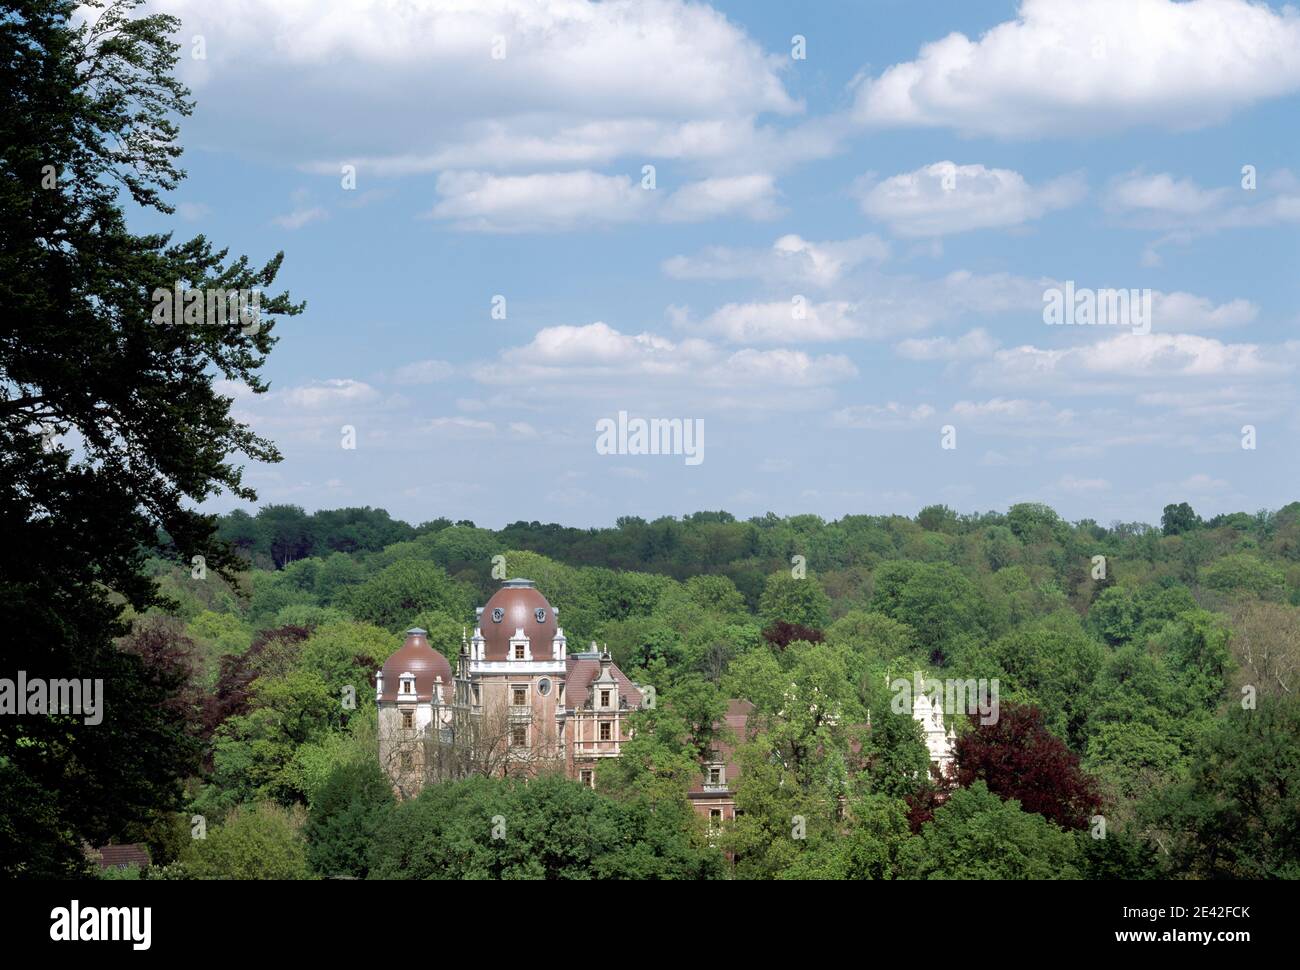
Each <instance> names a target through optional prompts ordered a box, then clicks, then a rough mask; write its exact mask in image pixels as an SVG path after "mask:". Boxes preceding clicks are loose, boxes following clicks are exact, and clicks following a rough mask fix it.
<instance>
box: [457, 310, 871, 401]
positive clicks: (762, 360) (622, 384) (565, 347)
mask: <svg viewBox="0 0 1300 970" xmlns="http://www.w3.org/2000/svg"><path fill="white" fill-rule="evenodd" d="M502 360H503V361H504V362H505V364H506V366H505V367H504V368H503V367H502V366H501V365H500V364H499V363H492V364H484V365H482V366H480V367H478V368H476V369H475V370H474V376H475V378H476V379H477V380H479V381H482V382H483V383H488V384H508V385H511V386H516V385H517V384H518V383H519V382H520V381H540V382H548V383H557V382H558V383H564V384H572V383H576V382H591V381H595V382H602V381H603V382H612V384H613V386H615V387H616V388H618V389H619V390H620V391H625V392H630V391H631V390H632V388H634V387H635V381H636V379H640V380H641V381H642V382H651V383H654V382H668V383H670V384H689V385H691V386H694V387H701V386H702V387H710V388H738V389H742V390H747V391H749V390H752V391H755V392H756V393H760V394H761V393H762V392H763V389H764V388H767V387H773V386H780V387H785V388H801V387H805V388H806V387H818V386H822V385H827V384H831V383H834V382H836V381H842V380H848V379H851V378H853V377H856V376H857V373H858V372H857V368H856V367H855V366H854V365H853V363H852V362H851V361H850V360H849V359H848V358H847V357H844V356H841V355H829V354H828V355H824V356H820V357H814V356H810V355H808V354H806V353H803V352H802V351H796V350H788V349H780V348H779V349H773V350H756V349H753V348H745V349H742V350H737V351H734V352H731V353H726V352H724V351H722V350H720V349H718V348H717V347H715V346H714V345H712V344H710V343H709V342H708V341H705V340H700V339H698V338H688V339H686V340H680V341H672V340H669V339H667V338H665V337H661V336H658V335H656V334H652V333H649V332H646V333H640V334H624V333H620V332H619V331H617V330H615V329H614V328H613V327H610V326H609V325H607V324H605V323H599V322H598V323H592V324H588V325H586V326H558V327H547V328H545V329H543V330H540V331H538V332H537V334H536V335H534V337H533V339H532V341H530V342H529V343H528V344H527V345H525V346H523V347H512V348H509V349H508V350H506V351H505V352H504V354H502Z"/></svg>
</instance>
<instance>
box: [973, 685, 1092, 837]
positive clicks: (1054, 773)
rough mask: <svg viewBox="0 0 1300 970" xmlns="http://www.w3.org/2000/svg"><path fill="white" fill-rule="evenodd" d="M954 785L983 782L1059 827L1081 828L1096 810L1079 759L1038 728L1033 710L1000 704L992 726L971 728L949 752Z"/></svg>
mask: <svg viewBox="0 0 1300 970" xmlns="http://www.w3.org/2000/svg"><path fill="white" fill-rule="evenodd" d="M953 754H954V760H955V762H956V765H957V771H956V780H957V784H959V785H961V786H963V787H967V788H969V787H970V786H971V785H973V784H974V783H975V782H976V781H982V782H984V783H985V784H986V785H987V786H988V788H989V790H990V791H992V792H993V793H994V794H996V795H998V796H999V797H1001V798H1006V799H1011V800H1014V801H1016V802H1017V803H1018V804H1019V805H1021V806H1022V807H1023V808H1024V810H1025V811H1027V812H1035V813H1037V814H1039V815H1041V816H1043V817H1044V818H1045V819H1047V820H1048V821H1050V822H1053V823H1055V824H1056V825H1059V826H1061V827H1062V828H1073V829H1078V828H1083V827H1084V826H1086V825H1087V824H1088V821H1089V819H1090V818H1091V816H1092V815H1093V814H1094V813H1095V812H1096V811H1097V810H1098V809H1099V808H1100V807H1101V798H1100V796H1099V795H1098V792H1097V784H1096V782H1095V781H1094V780H1093V779H1092V778H1090V777H1089V776H1088V775H1086V774H1085V773H1084V772H1083V771H1082V770H1080V768H1079V757H1078V755H1076V754H1074V753H1073V752H1072V751H1070V749H1069V748H1067V747H1066V746H1065V744H1064V743H1063V742H1062V741H1061V740H1060V739H1059V738H1056V737H1054V736H1053V735H1052V734H1051V732H1049V731H1048V730H1047V728H1046V727H1044V726H1043V716H1042V713H1041V712H1040V711H1039V710H1038V709H1037V708H1036V707H1024V706H1021V705H1018V704H1004V705H1002V706H1001V708H1000V710H999V712H998V718H997V720H996V721H994V722H993V723H991V724H983V723H980V721H979V720H978V719H976V720H975V722H974V723H972V724H971V728H970V730H969V731H967V732H966V733H964V734H962V735H960V736H959V737H958V738H957V744H956V746H955V749H954V752H953Z"/></svg>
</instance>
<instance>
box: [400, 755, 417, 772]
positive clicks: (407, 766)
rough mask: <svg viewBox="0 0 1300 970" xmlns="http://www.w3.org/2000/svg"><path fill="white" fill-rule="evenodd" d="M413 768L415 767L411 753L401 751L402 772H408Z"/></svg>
mask: <svg viewBox="0 0 1300 970" xmlns="http://www.w3.org/2000/svg"><path fill="white" fill-rule="evenodd" d="M413 767H415V756H414V755H412V754H411V752H409V751H403V752H402V770H403V771H410V770H411V769H412V768H413Z"/></svg>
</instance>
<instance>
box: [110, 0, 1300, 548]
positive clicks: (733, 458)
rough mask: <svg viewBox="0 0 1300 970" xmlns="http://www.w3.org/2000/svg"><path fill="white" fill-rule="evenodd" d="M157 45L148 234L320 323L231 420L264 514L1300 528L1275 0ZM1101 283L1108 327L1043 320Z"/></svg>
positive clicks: (286, 352) (531, 14)
mask: <svg viewBox="0 0 1300 970" xmlns="http://www.w3.org/2000/svg"><path fill="white" fill-rule="evenodd" d="M150 9H152V10H163V11H166V12H169V13H173V14H175V15H176V16H178V17H179V18H181V21H182V27H181V29H180V31H179V32H178V34H177V38H176V39H177V41H178V42H179V43H181V45H182V47H181V51H180V56H181V62H180V65H179V71H180V75H181V77H182V79H183V80H184V81H185V82H186V83H187V84H188V85H189V86H190V88H191V90H192V92H193V95H194V97H195V99H196V100H197V108H196V110H195V112H194V114H193V115H192V116H191V117H189V118H187V119H184V120H183V123H182V143H183V145H184V148H185V154H184V156H183V159H182V164H183V166H184V167H185V168H186V170H187V171H188V173H189V177H188V179H187V180H186V181H185V182H184V183H182V185H181V187H180V189H178V191H177V192H176V193H174V195H173V197H172V200H171V201H172V202H173V203H175V204H176V205H177V212H176V214H175V215H173V216H168V217H163V216H159V215H156V214H153V213H147V212H141V211H136V212H134V213H133V214H132V223H133V225H134V226H135V227H136V228H137V229H138V230H139V231H152V230H155V229H158V228H160V227H168V228H170V229H172V230H173V231H174V232H175V233H176V234H177V236H178V237H181V238H187V237H188V236H190V235H193V234H196V233H199V232H202V233H204V234H205V235H207V236H208V237H209V238H210V239H212V240H214V241H216V242H218V243H219V244H221V245H222V246H230V247H231V251H232V252H233V253H246V254H248V255H249V256H250V257H251V258H252V259H253V260H254V261H255V262H260V261H263V260H265V259H267V258H269V257H270V256H272V255H273V254H274V253H275V252H277V251H279V250H283V251H284V252H285V254H286V256H285V262H284V267H283V270H282V272H281V276H280V278H279V280H278V281H277V284H279V283H283V284H284V285H285V286H286V287H287V288H288V289H289V290H290V292H291V293H292V294H293V296H294V297H295V298H297V299H302V300H305V301H306V303H307V309H306V312H305V313H303V314H302V315H301V316H298V317H294V318H291V319H283V320H281V321H280V322H279V323H278V324H277V326H276V333H277V335H278V336H279V337H280V342H279V344H278V345H277V346H276V348H275V349H274V351H273V352H272V354H271V356H270V359H269V361H268V364H267V366H266V368H265V370H264V374H265V376H266V377H267V378H268V379H269V381H270V383H271V391H270V393H268V394H264V395H253V394H251V393H249V392H248V390H247V388H244V387H242V386H237V385H231V384H228V383H222V385H221V390H222V392H223V393H225V394H228V395H229V396H231V397H232V398H233V399H234V402H235V403H234V410H235V413H236V415H237V416H239V417H240V418H241V419H243V420H245V421H247V422H248V423H250V424H251V425H252V426H253V427H254V428H255V429H256V430H257V431H258V432H260V433H262V434H264V435H266V436H268V437H270V438H271V439H273V440H274V441H275V442H276V443H277V444H278V445H279V447H280V449H281V451H282V453H283V455H284V461H283V462H282V463H280V464H278V465H274V466H267V465H258V464H251V463H250V464H249V465H248V467H247V468H246V472H245V478H246V481H247V483H248V484H250V485H252V486H253V487H254V488H255V489H256V490H257V491H258V493H259V500H260V502H261V503H263V504H265V503H284V502H289V503H294V504H298V505H302V506H304V507H305V508H307V509H308V510H309V511H310V510H314V509H318V508H337V507H341V506H350V505H369V506H375V507H382V508H386V509H388V510H389V511H390V512H391V513H392V514H393V515H394V516H396V517H399V518H403V519H406V520H407V521H410V522H414V523H418V522H423V521H427V520H430V519H434V518H437V517H439V516H446V517H448V518H451V519H455V520H459V519H472V520H473V521H475V522H476V523H478V524H479V525H483V526H488V527H500V526H502V525H504V524H506V523H509V522H514V521H518V520H541V521H555V522H561V523H564V524H566V525H575V526H599V525H609V524H612V523H613V522H614V520H615V519H616V518H617V517H618V516H622V515H640V516H644V517H646V518H654V517H657V516H660V515H681V514H685V513H689V512H692V511H696V510H700V509H726V510H727V511H730V512H732V513H733V514H735V515H737V516H739V517H742V518H744V517H749V516H753V515H762V514H764V513H766V512H768V511H772V512H775V513H777V514H781V515H789V514H800V513H815V514H818V515H821V516H824V517H826V518H835V517H839V516H841V515H845V514H859V513H866V514H890V513H899V514H906V515H913V514H915V513H916V512H917V511H918V510H919V509H921V508H922V507H924V506H926V505H929V504H933V503H942V504H946V505H949V506H951V507H952V508H955V509H957V510H958V511H962V512H972V511H985V510H990V509H996V510H1005V509H1006V508H1007V507H1008V506H1010V505H1011V504H1014V503H1016V502H1025V501H1039V502H1046V503H1048V504H1050V505H1052V506H1053V507H1054V508H1055V509H1057V511H1058V512H1060V513H1061V514H1062V515H1063V516H1065V517H1066V518H1068V519H1071V520H1078V519H1083V518H1090V519H1094V520H1096V521H1098V522H1101V523H1103V524H1106V523H1109V522H1112V521H1116V520H1120V521H1134V520H1138V521H1147V522H1156V521H1158V520H1159V516H1160V511H1161V509H1162V508H1163V507H1164V506H1165V505H1166V504H1169V503H1172V502H1181V501H1188V502H1191V503H1192V505H1193V506H1194V507H1195V508H1196V509H1197V511H1198V512H1200V513H1202V514H1203V515H1206V516H1209V515H1213V514H1216V513H1219V512H1228V511H1237V510H1245V511H1250V512H1253V511H1255V510H1257V509H1260V508H1277V507H1279V506H1281V505H1284V504H1286V503H1287V502H1290V501H1293V500H1295V499H1297V498H1300V495H1298V494H1297V490H1296V488H1295V483H1296V480H1297V475H1296V472H1297V470H1298V468H1300V461H1298V460H1297V457H1296V441H1297V436H1298V435H1300V421H1298V420H1297V416H1296V402H1297V394H1296V373H1297V367H1298V366H1300V303H1298V301H1297V296H1298V295H1300V274H1297V272H1296V264H1297V257H1300V157H1298V156H1297V151H1296V149H1297V147H1298V146H1300V125H1298V124H1297V120H1298V117H1300V114H1298V111H1297V109H1300V12H1297V10H1296V9H1295V8H1293V7H1286V6H1283V5H1280V4H1273V5H1271V6H1270V5H1268V4H1264V3H1247V2H1244V0H1188V2H1178V3H1174V2H1169V0H1025V2H1023V3H1019V4H1017V3H1009V2H988V3H979V4H972V3H969V2H929V3H926V4H915V3H904V2H894V0H879V2H861V0H859V2H853V3H840V2H825V3H815V4H807V5H803V4H801V5H797V6H796V5H792V4H788V3H776V2H753V0H746V2H743V3H742V2H735V3H715V4H712V5H710V4H707V3H695V2H692V3H684V2H680V0H635V2H606V3H591V2H587V0H562V2H554V3H540V2H539V3H530V2H522V0H463V2H447V0H387V2H383V0H373V2H364V0H221V2H214V0H153V2H152V3H151V4H150ZM277 289H278V286H277ZM1108 289H1114V290H1123V291H1125V293H1126V294H1127V293H1132V294H1133V296H1134V297H1135V299H1134V300H1133V303H1132V309H1131V311H1130V312H1128V313H1127V314H1120V315H1118V318H1112V319H1109V320H1107V321H1106V322H1105V323H1097V322H1094V323H1092V324H1091V325H1089V324H1087V323H1086V322H1080V321H1086V320H1087V318H1086V317H1083V316H1081V314H1082V312H1083V311H1082V310H1079V309H1078V308H1077V307H1076V309H1075V316H1074V319H1075V322H1074V323H1073V324H1069V325H1066V324H1060V325H1053V324H1051V323H1048V322H1047V318H1048V316H1049V314H1047V313H1045V308H1046V307H1047V306H1048V305H1049V304H1050V303H1051V301H1052V300H1054V299H1058V298H1059V297H1060V295H1061V294H1068V296H1069V298H1071V299H1074V300H1079V301H1082V300H1086V299H1087V297H1088V295H1090V294H1092V293H1095V292H1096V291H1098V290H1108ZM1085 291H1086V292H1085ZM1053 293H1055V294H1056V296H1053V295H1052V294H1053ZM1103 302H1104V295H1103ZM1058 305H1059V304H1058ZM1079 305H1080V306H1081V305H1082V304H1079ZM1143 307H1149V314H1144V313H1143V312H1142V309H1143ZM1094 320H1095V316H1094ZM619 412H626V413H627V415H628V416H629V417H630V418H636V417H642V418H646V419H650V418H661V419H673V418H678V419H682V420H684V421H689V422H691V423H692V424H691V426H692V427H696V426H698V425H699V424H700V423H702V426H703V429H704V434H703V451H702V452H701V457H702V460H700V461H698V462H694V461H693V462H690V463H688V462H687V460H686V458H685V457H684V456H683V455H681V454H653V455H650V454H626V453H624V454H618V453H615V454H608V453H601V452H602V450H603V451H608V449H598V448H597V440H598V434H597V422H599V421H601V420H602V419H609V418H613V419H617V416H618V414H619ZM345 427H346V428H350V429H352V431H353V434H351V435H347V434H346V433H345V432H344V430H343V429H344V428H345ZM1243 429H1253V430H1243ZM352 444H354V445H355V446H354V447H348V445H352ZM1243 445H1253V447H1243ZM240 506H241V503H239V502H238V501H237V500H235V499H233V498H231V497H229V496H222V497H221V498H218V499H216V500H214V501H213V502H212V503H211V504H210V507H211V508H212V509H213V510H218V511H224V510H227V509H230V508H234V507H240Z"/></svg>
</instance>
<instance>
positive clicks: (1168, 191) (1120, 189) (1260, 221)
mask: <svg viewBox="0 0 1300 970" xmlns="http://www.w3.org/2000/svg"><path fill="white" fill-rule="evenodd" d="M1243 181H1244V176H1243ZM1105 208H1106V211H1107V212H1108V213H1109V214H1110V216H1111V217H1112V219H1113V220H1115V221H1116V222H1118V223H1119V224H1120V225H1123V226H1126V227H1128V228H1131V229H1146V230H1156V231H1161V232H1163V233H1164V235H1163V236H1161V237H1160V238H1159V239H1156V240H1155V241H1154V242H1152V243H1151V244H1150V245H1149V246H1148V247H1147V249H1146V250H1145V251H1144V252H1143V254H1142V262H1143V265H1146V266H1159V265H1160V264H1161V261H1162V260H1161V256H1160V249H1161V248H1163V247H1164V246H1166V245H1168V244H1170V243H1179V244H1185V243H1188V242H1191V241H1192V240H1193V239H1197V238H1199V237H1201V236H1206V235H1210V234H1212V233H1215V232H1219V231H1222V230H1231V229H1259V228H1265V227H1268V226H1279V225H1295V224H1300V179H1297V178H1296V177H1295V175H1293V174H1292V173H1291V172H1290V171H1289V170H1288V169H1276V170H1273V171H1269V172H1266V173H1263V174H1260V173H1256V182H1255V187H1254V188H1253V189H1250V190H1247V189H1245V188H1243V187H1242V185H1241V184H1240V183H1238V184H1235V185H1231V186H1222V187H1219V188H1213V189H1207V188H1203V187H1202V186H1200V185H1199V184H1197V183H1196V182H1195V181H1193V180H1192V179H1188V178H1181V179H1180V178H1176V177H1175V176H1173V175H1171V174H1169V173H1168V172H1158V173H1154V174H1147V173H1142V172H1131V173H1129V174H1127V175H1124V176H1121V177H1119V178H1116V179H1114V180H1112V181H1111V183H1110V185H1109V186H1108V187H1107V190H1106V194H1105Z"/></svg>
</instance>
